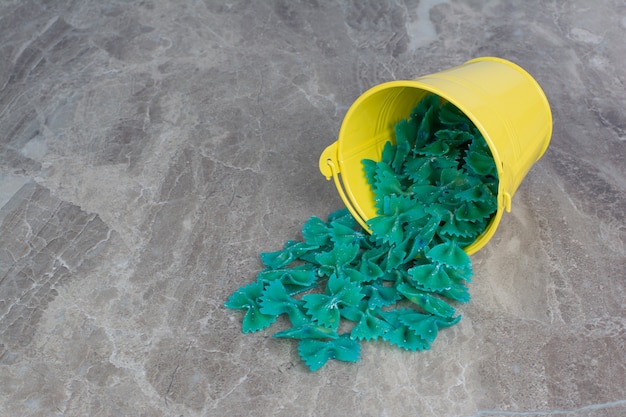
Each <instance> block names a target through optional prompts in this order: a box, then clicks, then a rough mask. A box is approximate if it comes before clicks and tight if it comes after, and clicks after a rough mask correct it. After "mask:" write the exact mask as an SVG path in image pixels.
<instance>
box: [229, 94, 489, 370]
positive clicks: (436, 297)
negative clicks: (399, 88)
mask: <svg viewBox="0 0 626 417" xmlns="http://www.w3.org/2000/svg"><path fill="white" fill-rule="evenodd" d="M395 139H396V140H395V144H392V143H390V142H388V143H387V144H386V145H385V147H384V149H383V153H382V158H381V160H380V161H373V160H364V161H363V167H364V172H365V175H366V178H367V180H368V183H369V184H370V185H371V187H372V190H373V193H374V195H375V203H376V209H377V216H376V217H374V218H372V219H370V220H369V221H368V222H367V225H368V227H369V228H370V229H371V234H370V233H368V232H367V231H365V230H364V229H363V228H362V227H361V226H360V225H359V224H358V223H357V222H356V221H355V220H354V218H353V217H352V216H351V214H350V213H349V212H348V211H347V210H346V209H343V210H340V211H337V212H334V213H332V214H331V215H330V216H329V217H328V219H327V220H326V221H324V220H322V219H320V218H317V217H311V218H310V219H309V220H308V221H307V222H306V223H305V224H304V226H303V228H302V235H303V239H302V240H301V241H289V242H287V243H286V244H285V246H284V248H283V249H281V250H279V251H276V252H268V253H261V255H260V256H261V260H262V262H263V264H264V266H265V269H263V270H262V271H261V272H259V274H258V276H257V280H256V281H255V282H254V283H252V284H249V285H247V286H245V287H242V288H240V289H239V290H237V291H235V292H234V293H233V294H232V295H231V296H230V298H229V299H228V301H227V302H226V303H225V305H226V307H228V308H231V309H240V310H244V311H245V314H244V316H243V325H242V329H243V332H244V333H248V332H255V331H259V330H262V329H265V328H267V327H269V326H270V325H271V324H272V323H274V322H275V321H276V319H277V317H278V316H280V315H285V316H287V317H288V319H289V321H290V323H291V327H290V328H288V329H286V330H282V331H279V332H278V333H275V334H274V337H277V338H287V339H297V340H298V352H299V355H300V357H301V358H302V360H303V361H304V363H305V364H306V365H307V366H308V367H309V369H310V370H312V371H316V370H318V369H319V368H321V367H322V366H323V365H324V364H325V363H326V362H327V361H328V360H329V359H336V360H340V361H346V362H356V361H358V360H359V358H360V342H361V341H374V340H381V341H384V342H387V343H390V344H391V345H395V346H398V347H400V348H402V349H406V350H410V351H418V350H426V349H429V348H430V346H431V344H432V343H433V342H434V341H435V338H436V336H437V334H438V332H439V330H440V329H443V328H446V327H449V326H452V325H454V324H456V323H458V322H459V320H460V318H461V316H460V315H458V314H457V313H456V310H455V308H454V306H453V305H454V304H455V303H457V302H460V303H464V302H467V301H469V299H470V295H469V292H468V288H467V283H469V282H470V281H471V276H472V274H473V272H472V267H471V261H470V258H469V256H468V255H467V254H466V253H465V252H464V251H463V248H464V247H465V246H467V245H468V244H470V243H472V242H474V241H475V240H476V238H477V237H478V236H479V235H480V234H481V233H482V232H483V231H484V230H485V228H486V227H487V224H488V222H489V221H490V219H491V218H492V216H493V215H494V213H495V212H496V209H497V198H496V196H497V189H498V176H497V170H496V166H495V163H494V160H493V158H492V156H491V153H490V150H489V147H488V146H487V144H486V142H485V140H484V138H483V137H482V135H481V133H480V131H479V130H478V129H477V128H476V127H475V126H474V125H473V123H472V122H471V121H470V120H469V119H468V118H467V116H466V115H465V114H463V112H461V111H460V110H458V109H457V108H456V107H455V106H453V105H452V104H450V103H442V100H441V99H440V98H439V97H438V96H436V95H428V96H426V97H425V98H423V99H422V100H421V101H420V102H419V103H418V105H417V106H416V107H415V109H414V110H413V111H412V112H411V115H410V117H409V118H408V119H406V120H402V121H400V122H399V123H397V124H396V126H395Z"/></svg>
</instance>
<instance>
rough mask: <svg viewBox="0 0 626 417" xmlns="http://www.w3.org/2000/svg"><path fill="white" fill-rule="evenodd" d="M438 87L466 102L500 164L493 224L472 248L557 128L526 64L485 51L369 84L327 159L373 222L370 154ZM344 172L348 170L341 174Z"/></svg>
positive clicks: (352, 206)
mask: <svg viewBox="0 0 626 417" xmlns="http://www.w3.org/2000/svg"><path fill="white" fill-rule="evenodd" d="M428 94H436V95H438V96H439V97H440V98H441V99H443V100H445V101H448V102H450V103H452V104H453V105H455V106H456V107H457V108H458V109H460V110H461V111H462V112H463V113H464V114H465V115H466V116H467V117H468V118H469V119H470V120H471V121H472V122H473V123H474V125H475V126H476V128H477V129H478V130H479V131H480V132H481V134H482V135H483V137H484V139H485V141H486V142H487V145H488V146H489V148H490V150H491V154H492V156H493V159H494V161H495V163H496V168H497V170H498V179H499V184H498V195H497V203H498V208H497V211H496V213H495V215H494V216H493V217H492V219H491V220H490V222H489V224H488V225H487V227H486V229H485V231H484V232H483V233H482V234H481V235H480V236H479V237H478V238H477V239H476V240H475V241H474V242H473V243H471V244H469V245H468V246H466V247H465V248H464V250H465V252H466V253H467V254H468V255H471V254H473V253H475V252H477V251H478V250H479V249H481V248H482V247H483V246H484V245H485V244H486V243H487V242H488V241H489V239H491V237H492V236H493V234H494V233H495V231H496V228H497V227H498V224H499V223H500V219H501V218H502V214H503V211H504V210H505V209H506V211H509V212H510V211H511V199H512V198H513V194H514V193H515V191H516V190H517V188H518V187H519V185H520V183H521V182H522V180H523V179H524V177H525V176H526V174H527V173H528V171H529V170H530V168H531V167H532V165H533V164H534V163H535V162H536V161H537V160H539V158H541V156H542V155H543V153H544V152H545V150H546V149H547V147H548V144H549V142H550V137H551V135H552V114H551V112H550V106H549V104H548V100H547V98H546V96H545V94H544V92H543V90H542V89H541V87H540V86H539V84H538V83H537V82H536V81H535V80H534V79H533V78H532V76H530V74H528V73H527V72H526V71H525V70H524V69H522V68H521V67H519V66H518V65H516V64H514V63H512V62H509V61H507V60H504V59H500V58H493V57H483V58H476V59H473V60H470V61H468V62H466V63H465V64H463V65H460V66H457V67H454V68H450V69H448V70H444V71H441V72H437V73H434V74H430V75H425V76H422V77H419V78H416V79H414V80H401V81H391V82H387V83H383V84H380V85H377V86H375V87H373V88H371V89H370V90H368V91H366V92H365V93H364V94H363V95H361V96H360V97H359V98H358V99H357V100H356V101H355V102H354V104H352V106H351V107H350V109H349V110H348V112H347V113H346V116H345V118H344V120H343V123H342V125H341V129H340V131H339V137H338V139H337V141H336V142H334V143H333V144H332V145H330V146H329V147H327V148H326V149H325V150H324V152H323V153H322V155H321V157H320V161H319V167H320V171H321V172H322V174H323V175H324V176H326V178H327V179H329V180H330V179H331V178H332V179H334V181H335V185H336V187H337V191H338V192H339V194H340V196H341V198H342V200H343V201H344V203H345V205H346V207H347V208H348V210H350V212H351V213H352V215H353V216H354V217H355V219H356V220H357V221H358V222H359V223H360V224H361V226H363V227H364V228H365V229H366V230H369V228H368V227H367V224H366V222H367V221H368V220H369V219H371V218H373V217H375V216H376V215H377V214H376V208H375V206H374V193H373V191H372V190H371V187H370V185H369V183H368V182H367V178H366V176H365V172H364V170H363V165H362V161H363V160H364V159H372V160H374V161H379V160H380V159H381V156H382V150H383V147H384V146H385V143H386V142H391V143H392V144H393V143H395V135H394V126H395V125H396V123H398V122H399V121H400V120H403V119H406V118H408V117H409V115H410V112H411V110H413V108H414V107H415V105H416V104H417V103H418V102H419V101H420V100H421V99H422V98H423V97H424V96H426V95H428ZM340 176H341V178H339V177H340Z"/></svg>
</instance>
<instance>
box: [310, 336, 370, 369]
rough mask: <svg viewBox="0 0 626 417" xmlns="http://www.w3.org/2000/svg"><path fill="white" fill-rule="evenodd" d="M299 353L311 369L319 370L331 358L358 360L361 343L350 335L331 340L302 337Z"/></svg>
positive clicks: (349, 360) (346, 360) (347, 360)
mask: <svg viewBox="0 0 626 417" xmlns="http://www.w3.org/2000/svg"><path fill="white" fill-rule="evenodd" d="M298 353H299V354H300V358H301V359H302V360H303V361H304V363H305V364H306V365H307V366H308V367H309V369H311V371H317V370H318V369H320V368H321V367H322V366H324V364H325V363H326V362H328V360H329V359H337V360H339V361H344V362H357V361H358V360H359V359H360V358H361V345H359V343H358V342H357V341H356V340H354V339H351V338H350V337H349V336H348V335H341V336H340V337H338V338H335V339H330V340H318V339H302V340H301V341H300V343H298Z"/></svg>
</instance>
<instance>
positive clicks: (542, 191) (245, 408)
mask: <svg viewBox="0 0 626 417" xmlns="http://www.w3.org/2000/svg"><path fill="white" fill-rule="evenodd" d="M625 39H626V4H625V3H624V2H623V1H618V0H614V1H608V0H607V1H604V0H597V1H594V2H587V1H539V0H533V1H523V2H522V1H517V0H515V1H514V0H508V1H504V0H503V1H478V0H474V1H447V2H446V1H439V0H419V1H418V0H415V1H411V0H409V1H378V0H370V1H362V0H345V1H340V2H327V1H322V0H317V1H315V0H312V1H287V0H281V1H263V2H262V1H258V2H249V1H237V0H233V1H229V2H218V1H212V0H206V1H184V2H183V1H177V2H174V1H171V2H168V1H165V0H145V1H122V0H119V1H34V0H24V1H22V0H3V1H1V2H0V206H1V208H0V415H2V416H346V415H359V416H459V417H472V416H475V417H478V416H546V415H551V416H558V417H591V416H606V417H618V416H620V417H621V416H624V415H626V301H625V300H626V272H625V271H626V162H625V158H626V116H624V114H625V113H624V109H625V108H626V93H625V91H626V87H625V84H626V69H625V68H626V42H625ZM486 55H491V56H499V57H502V58H506V59H509V60H512V61H514V62H516V63H518V64H519V65H521V66H522V67H524V68H525V69H526V70H528V71H529V72H530V73H531V74H532V75H533V76H534V77H535V78H536V79H537V80H538V81H539V83H540V84H541V86H542V87H543V89H544V90H545V92H546V94H547V96H548V98H549V100H550V103H551V106H552V112H553V117H554V133H553V137H552V143H551V145H550V148H549V149H548V151H547V153H546V154H545V156H544V157H543V158H542V159H541V160H540V161H539V162H538V163H537V164H536V165H535V166H534V167H533V169H532V170H531V172H530V173H529V174H528V176H527V177H526V179H525V180H524V182H523V183H522V186H521V187H520V188H519V190H518V192H517V194H516V195H515V197H514V199H513V210H512V212H511V213H505V215H504V218H503V220H502V223H501V224H500V226H499V228H498V231H497V233H496V235H495V236H494V238H493V239H492V240H491V241H490V242H489V243H488V244H487V246H486V247H485V248H484V249H482V250H481V251H479V252H478V253H476V254H475V255H473V256H472V260H473V263H474V268H475V279H474V281H473V282H472V284H471V287H470V293H471V294H472V301H471V302H470V303H468V304H465V305H461V306H459V307H458V308H459V311H460V312H461V314H462V315H463V320H462V321H461V323H460V324H458V325H457V326H454V327H452V328H450V329H446V331H444V332H442V333H441V335H440V336H439V338H438V339H437V341H436V342H435V344H434V346H433V348H432V349H431V350H430V351H427V352H422V353H411V352H403V351H401V350H399V349H397V348H393V347H390V346H389V345H387V344H382V343H365V344H364V345H363V359H362V360H361V361H360V362H358V363H357V364H345V363H341V362H331V363H329V364H328V365H326V366H325V367H324V368H322V369H321V370H320V371H318V372H316V373H311V372H309V371H308V370H307V369H306V368H305V367H304V366H303V365H302V364H301V362H300V360H299V358H298V354H297V350H296V345H295V343H290V342H285V341H282V340H276V339H273V338H271V337H270V336H271V334H272V333H273V331H274V330H276V328H273V329H270V330H268V331H262V332H259V333H254V334H246V335H244V334H242V333H241V314H240V313H239V312H237V311H232V310H226V309H225V308H224V306H223V303H224V301H225V300H226V298H227V297H228V296H229V295H230V293H231V292H232V291H233V290H235V289H237V288H238V287H239V286H242V285H244V284H246V283H248V282H251V281H253V280H254V279H255V276H256V273H257V272H258V270H259V269H260V267H261V264H260V261H259V259H258V254H259V252H264V251H271V250H277V249H279V248H280V247H282V245H283V244H284V242H285V241H287V240H289V239H297V238H299V237H300V228H301V225H302V223H303V222H304V221H306V220H307V219H308V218H309V217H310V216H312V215H316V216H320V217H325V216H326V215H327V214H328V213H330V212H331V211H334V210H336V209H338V208H341V207H342V202H341V200H340V199H339V197H338V195H337V192H336V190H335V188H334V186H333V184H332V183H331V182H327V181H326V180H325V178H324V177H323V176H322V175H321V174H320V173H319V171H318V166H317V164H318V158H319V155H320V153H321V152H322V150H323V149H324V148H325V147H326V146H327V145H329V144H330V143H332V142H333V141H334V140H335V139H336V137H337V133H338V130H339V127H340V125H341V122H342V120H343V116H344V115H345V112H346V111H347V109H348V108H349V106H350V105H351V104H352V103H353V102H354V100H355V99H356V98H357V97H358V96H359V95H360V94H361V93H363V92H364V91H365V90H366V89H368V88H370V87H372V86H374V85H377V84H379V83H382V82H385V81H389V80H394V79H409V78H414V77H416V76H419V75H424V74H428V73H431V72H434V71H439V70H441V69H445V68H448V67H451V66H455V65H458V64H461V63H463V62H464V61H466V60H468V59H471V58H474V57H478V56H486ZM283 324H284V323H283ZM280 325H281V324H280V323H278V324H277V325H276V326H280Z"/></svg>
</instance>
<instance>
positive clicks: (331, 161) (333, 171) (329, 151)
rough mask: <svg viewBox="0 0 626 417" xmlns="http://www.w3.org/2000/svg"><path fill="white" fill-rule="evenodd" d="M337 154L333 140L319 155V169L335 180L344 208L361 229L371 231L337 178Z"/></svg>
mask: <svg viewBox="0 0 626 417" xmlns="http://www.w3.org/2000/svg"><path fill="white" fill-rule="evenodd" d="M336 156H337V142H334V143H333V144H332V145H330V146H329V147H327V148H326V149H325V150H324V152H322V156H321V157H320V164H319V165H320V171H322V174H324V176H325V177H326V179H327V180H328V181H330V179H331V178H332V179H333V181H334V182H335V187H336V188H337V192H338V193H339V197H341V199H342V200H343V202H344V204H345V205H346V208H347V209H348V211H349V212H350V214H352V217H354V219H355V220H356V221H357V222H358V223H359V224H360V225H361V227H363V229H365V230H367V231H368V232H369V233H371V229H370V228H369V227H368V226H367V223H366V221H365V219H363V217H362V216H361V215H360V214H359V213H358V212H357V211H356V209H355V208H354V206H353V205H352V201H351V200H350V199H349V198H348V196H347V194H346V192H345V190H344V188H343V184H342V182H341V180H340V179H339V172H340V171H339V168H338V166H337V163H336V162H335V158H336Z"/></svg>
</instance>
